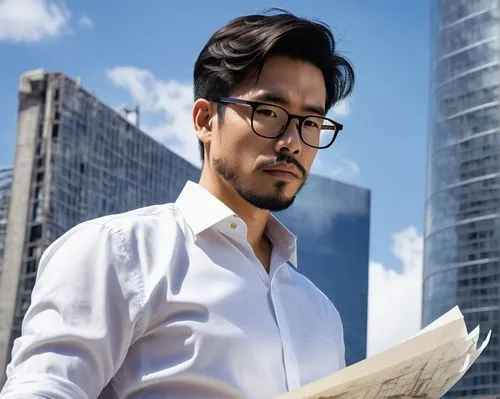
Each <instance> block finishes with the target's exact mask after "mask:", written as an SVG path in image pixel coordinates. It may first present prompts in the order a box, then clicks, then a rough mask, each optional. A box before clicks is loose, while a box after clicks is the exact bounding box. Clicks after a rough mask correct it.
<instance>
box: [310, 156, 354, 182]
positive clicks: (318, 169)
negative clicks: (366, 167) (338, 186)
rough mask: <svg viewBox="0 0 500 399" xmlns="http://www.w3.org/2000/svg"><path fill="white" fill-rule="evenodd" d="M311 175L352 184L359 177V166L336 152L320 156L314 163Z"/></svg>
mask: <svg viewBox="0 0 500 399" xmlns="http://www.w3.org/2000/svg"><path fill="white" fill-rule="evenodd" d="M311 173H314V174H317V175H320V176H325V177H328V178H331V179H336V180H341V181H345V182H352V181H353V180H354V179H355V178H356V177H357V176H358V175H359V166H358V164H357V163H356V162H354V161H352V160H350V159H347V158H344V157H343V156H342V155H341V154H340V153H339V152H338V151H335V152H332V153H331V154H328V155H323V156H321V155H320V156H319V157H318V158H317V159H316V160H315V161H314V165H313V168H312V171H311Z"/></svg>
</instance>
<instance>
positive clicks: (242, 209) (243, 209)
mask: <svg viewBox="0 0 500 399" xmlns="http://www.w3.org/2000/svg"><path fill="white" fill-rule="evenodd" d="M199 183H200V185H201V186H202V187H203V188H205V189H206V190H207V191H209V192H210V193H211V194H212V195H214V196H215V197H217V198H218V199H219V200H221V201H222V202H223V203H224V204H225V205H227V206H228V207H229V208H230V209H231V210H232V211H233V212H234V213H235V214H236V215H238V217H240V218H241V219H242V220H243V221H244V222H245V224H246V226H247V240H248V243H249V244H250V245H251V246H252V247H253V248H254V249H255V248H256V247H258V246H259V245H260V244H261V243H262V240H263V238H264V231H265V229H266V225H267V221H268V219H269V211H268V210H265V209H259V208H256V207H255V206H253V205H252V204H250V203H248V202H247V201H246V200H244V199H243V198H242V197H241V196H240V195H239V194H238V192H237V191H236V190H235V189H234V187H233V186H231V184H229V183H228V182H227V181H225V180H224V179H223V178H222V177H221V176H219V175H218V174H217V173H216V172H214V171H211V170H209V168H207V167H205V166H204V167H203V169H202V172H201V178H200V182H199Z"/></svg>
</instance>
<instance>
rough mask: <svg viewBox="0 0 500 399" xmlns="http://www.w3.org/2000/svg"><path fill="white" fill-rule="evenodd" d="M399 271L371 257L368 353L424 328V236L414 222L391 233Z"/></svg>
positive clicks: (374, 352)
mask: <svg viewBox="0 0 500 399" xmlns="http://www.w3.org/2000/svg"><path fill="white" fill-rule="evenodd" d="M392 239H393V245H392V253H393V254H394V256H395V257H396V258H397V259H398V260H399V261H401V263H402V264H403V271H402V272H401V273H398V272H396V271H394V270H391V269H388V268H386V267H384V265H382V264H381V263H378V262H374V261H370V279H369V300H368V345H367V352H368V356H372V355H374V354H376V353H379V352H380V351H383V350H385V349H388V348H390V347H392V346H394V345H396V344H398V343H400V342H402V341H404V340H405V339H407V338H410V337H411V336H412V335H414V334H415V333H417V332H418V331H419V330H420V328H421V302H422V262H423V238H422V236H421V235H420V234H419V233H418V232H417V230H416V228H415V227H413V226H410V227H407V228H405V229H403V230H401V231H399V232H397V233H395V234H393V235H392Z"/></svg>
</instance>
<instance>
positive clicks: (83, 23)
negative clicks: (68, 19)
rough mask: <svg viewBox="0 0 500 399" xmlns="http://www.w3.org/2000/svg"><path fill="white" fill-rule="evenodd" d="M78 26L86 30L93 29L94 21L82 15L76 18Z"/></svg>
mask: <svg viewBox="0 0 500 399" xmlns="http://www.w3.org/2000/svg"><path fill="white" fill-rule="evenodd" d="M78 26H80V27H81V28H86V29H94V21H92V19H91V18H90V17H89V16H88V15H82V16H81V17H80V18H78Z"/></svg>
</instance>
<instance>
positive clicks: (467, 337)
mask: <svg viewBox="0 0 500 399" xmlns="http://www.w3.org/2000/svg"><path fill="white" fill-rule="evenodd" d="M479 332H480V330H479V326H478V327H476V328H475V329H474V330H473V331H472V332H470V333H468V332H467V329H466V326H465V322H464V320H463V315H462V313H461V312H460V309H459V308H458V307H455V308H453V309H452V310H450V311H449V312H448V313H446V314H445V315H443V316H442V317H440V318H439V319H437V320H436V321H435V322H434V323H432V324H430V325H428V326H427V327H426V328H424V329H423V330H422V331H420V332H419V333H418V334H416V335H415V336H413V337H411V338H410V339H408V340H407V341H405V342H403V343H402V344H400V345H397V346H395V347H393V348H391V349H389V350H387V351H385V352H382V353H379V354H377V355H375V356H372V357H370V358H368V359H366V360H363V361H361V362H358V363H356V364H353V365H352V366H349V367H347V368H345V369H343V370H341V371H339V372H337V373H335V374H332V375H331V376H329V377H326V378H323V379H321V380H318V381H315V382H313V383H311V384H308V385H305V386H303V387H301V388H299V389H297V390H294V391H292V392H289V393H287V394H285V395H282V396H280V398H279V399H381V398H405V397H412V398H440V397H442V396H443V395H444V394H445V393H446V392H447V391H448V390H449V389H450V388H451V387H452V386H453V385H455V384H456V383H457V381H458V380H459V379H460V378H461V377H462V376H463V375H464V374H465V373H466V372H467V370H468V369H469V368H470V366H472V364H473V363H474V362H475V360H476V359H477V357H478V356H479V355H480V354H481V352H482V351H483V350H484V348H485V347H486V346H487V345H488V342H489V340H490V337H491V331H490V332H488V334H487V336H486V338H485V339H484V341H483V342H482V344H481V346H479V347H478V341H479Z"/></svg>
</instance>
